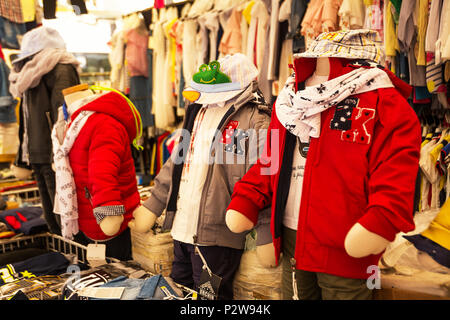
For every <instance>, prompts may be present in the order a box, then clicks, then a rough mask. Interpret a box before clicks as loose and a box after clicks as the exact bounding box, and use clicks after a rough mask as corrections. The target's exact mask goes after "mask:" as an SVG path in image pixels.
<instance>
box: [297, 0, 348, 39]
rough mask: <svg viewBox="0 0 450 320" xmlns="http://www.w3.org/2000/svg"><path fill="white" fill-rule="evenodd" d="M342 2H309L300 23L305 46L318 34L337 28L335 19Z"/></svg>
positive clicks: (334, 0) (320, 0)
mask: <svg viewBox="0 0 450 320" xmlns="http://www.w3.org/2000/svg"><path fill="white" fill-rule="evenodd" d="M341 3H342V0H324V1H322V0H311V1H310V2H309V4H308V8H307V9H306V12H305V15H304V17H303V21H302V29H301V33H302V35H303V36H305V40H306V46H308V44H309V43H310V42H311V41H312V40H314V39H315V38H316V37H317V36H318V35H319V34H320V33H322V32H326V31H334V30H337V29H338V28H339V26H338V22H337V20H338V19H337V18H338V11H339V8H340V5H341Z"/></svg>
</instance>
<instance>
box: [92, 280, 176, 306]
mask: <svg viewBox="0 0 450 320" xmlns="http://www.w3.org/2000/svg"><path fill="white" fill-rule="evenodd" d="M162 286H165V287H166V288H167V289H168V290H169V291H170V292H171V293H172V294H173V295H176V294H175V291H173V289H172V288H171V286H170V285H169V284H168V282H167V281H166V280H165V279H164V277H163V276H162V275H156V276H153V277H150V278H147V279H130V278H127V277H125V276H120V277H117V278H115V279H113V280H111V281H109V282H107V283H105V284H103V285H101V286H100V288H115V287H124V288H125V290H124V291H123V293H122V297H121V298H120V300H161V299H162V297H163V296H161V295H159V294H158V290H157V289H158V287H162Z"/></svg>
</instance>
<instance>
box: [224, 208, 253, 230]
mask: <svg viewBox="0 0 450 320" xmlns="http://www.w3.org/2000/svg"><path fill="white" fill-rule="evenodd" d="M225 222H226V224H227V227H228V229H230V231H231V232H234V233H241V232H244V231H249V230H252V229H253V227H254V225H253V222H251V221H250V220H249V219H248V218H247V217H246V216H244V215H243V214H242V213H240V212H237V211H236V210H228V211H227V213H226V215H225Z"/></svg>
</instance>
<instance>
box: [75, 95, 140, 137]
mask: <svg viewBox="0 0 450 320" xmlns="http://www.w3.org/2000/svg"><path fill="white" fill-rule="evenodd" d="M84 110H86V111H95V112H100V113H104V114H107V115H109V116H111V117H113V118H114V119H116V120H117V121H119V122H120V123H122V124H123V126H124V127H125V129H126V130H127V133H128V137H129V138H130V142H132V141H133V140H134V138H136V134H137V132H138V130H139V129H140V127H137V125H136V120H135V117H134V115H133V111H132V110H131V107H130V106H129V105H128V102H127V101H126V100H125V99H124V98H123V97H121V96H120V95H119V94H118V93H115V92H108V93H106V94H104V95H102V96H100V97H99V98H97V99H95V100H94V101H91V102H89V103H87V104H86V105H84V106H83V107H81V108H80V109H78V110H77V111H76V112H74V113H73V115H72V117H71V118H72V120H73V119H75V118H76V117H77V115H78V114H79V113H80V112H81V111H84ZM139 125H140V124H139Z"/></svg>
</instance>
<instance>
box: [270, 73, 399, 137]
mask: <svg viewBox="0 0 450 320" xmlns="http://www.w3.org/2000/svg"><path fill="white" fill-rule="evenodd" d="M294 85H295V75H291V76H290V77H289V78H288V80H287V81H286V85H285V86H284V88H283V89H282V90H281V92H280V94H279V95H278V98H277V101H276V103H275V110H276V114H277V117H278V120H279V121H280V123H281V124H282V125H283V126H284V127H285V128H286V129H287V130H288V131H289V132H291V133H292V134H294V135H296V136H298V137H299V138H300V141H301V142H304V143H307V142H309V139H310V137H313V138H318V137H319V135H320V113H321V112H322V111H325V110H327V109H328V108H331V107H333V106H336V105H337V104H338V103H339V102H341V101H343V100H344V99H345V98H347V97H349V96H351V95H355V94H360V93H363V92H368V91H372V90H375V89H379V88H389V87H393V84H392V82H391V80H390V79H389V76H388V75H387V74H386V72H384V71H383V70H381V69H379V68H369V69H367V68H358V69H355V70H353V71H351V72H349V73H346V74H344V75H342V76H340V77H337V78H334V79H332V80H329V81H326V82H324V83H321V84H320V85H316V86H311V87H306V88H305V89H304V90H299V91H297V92H295V91H294V89H295V88H294Z"/></svg>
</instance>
